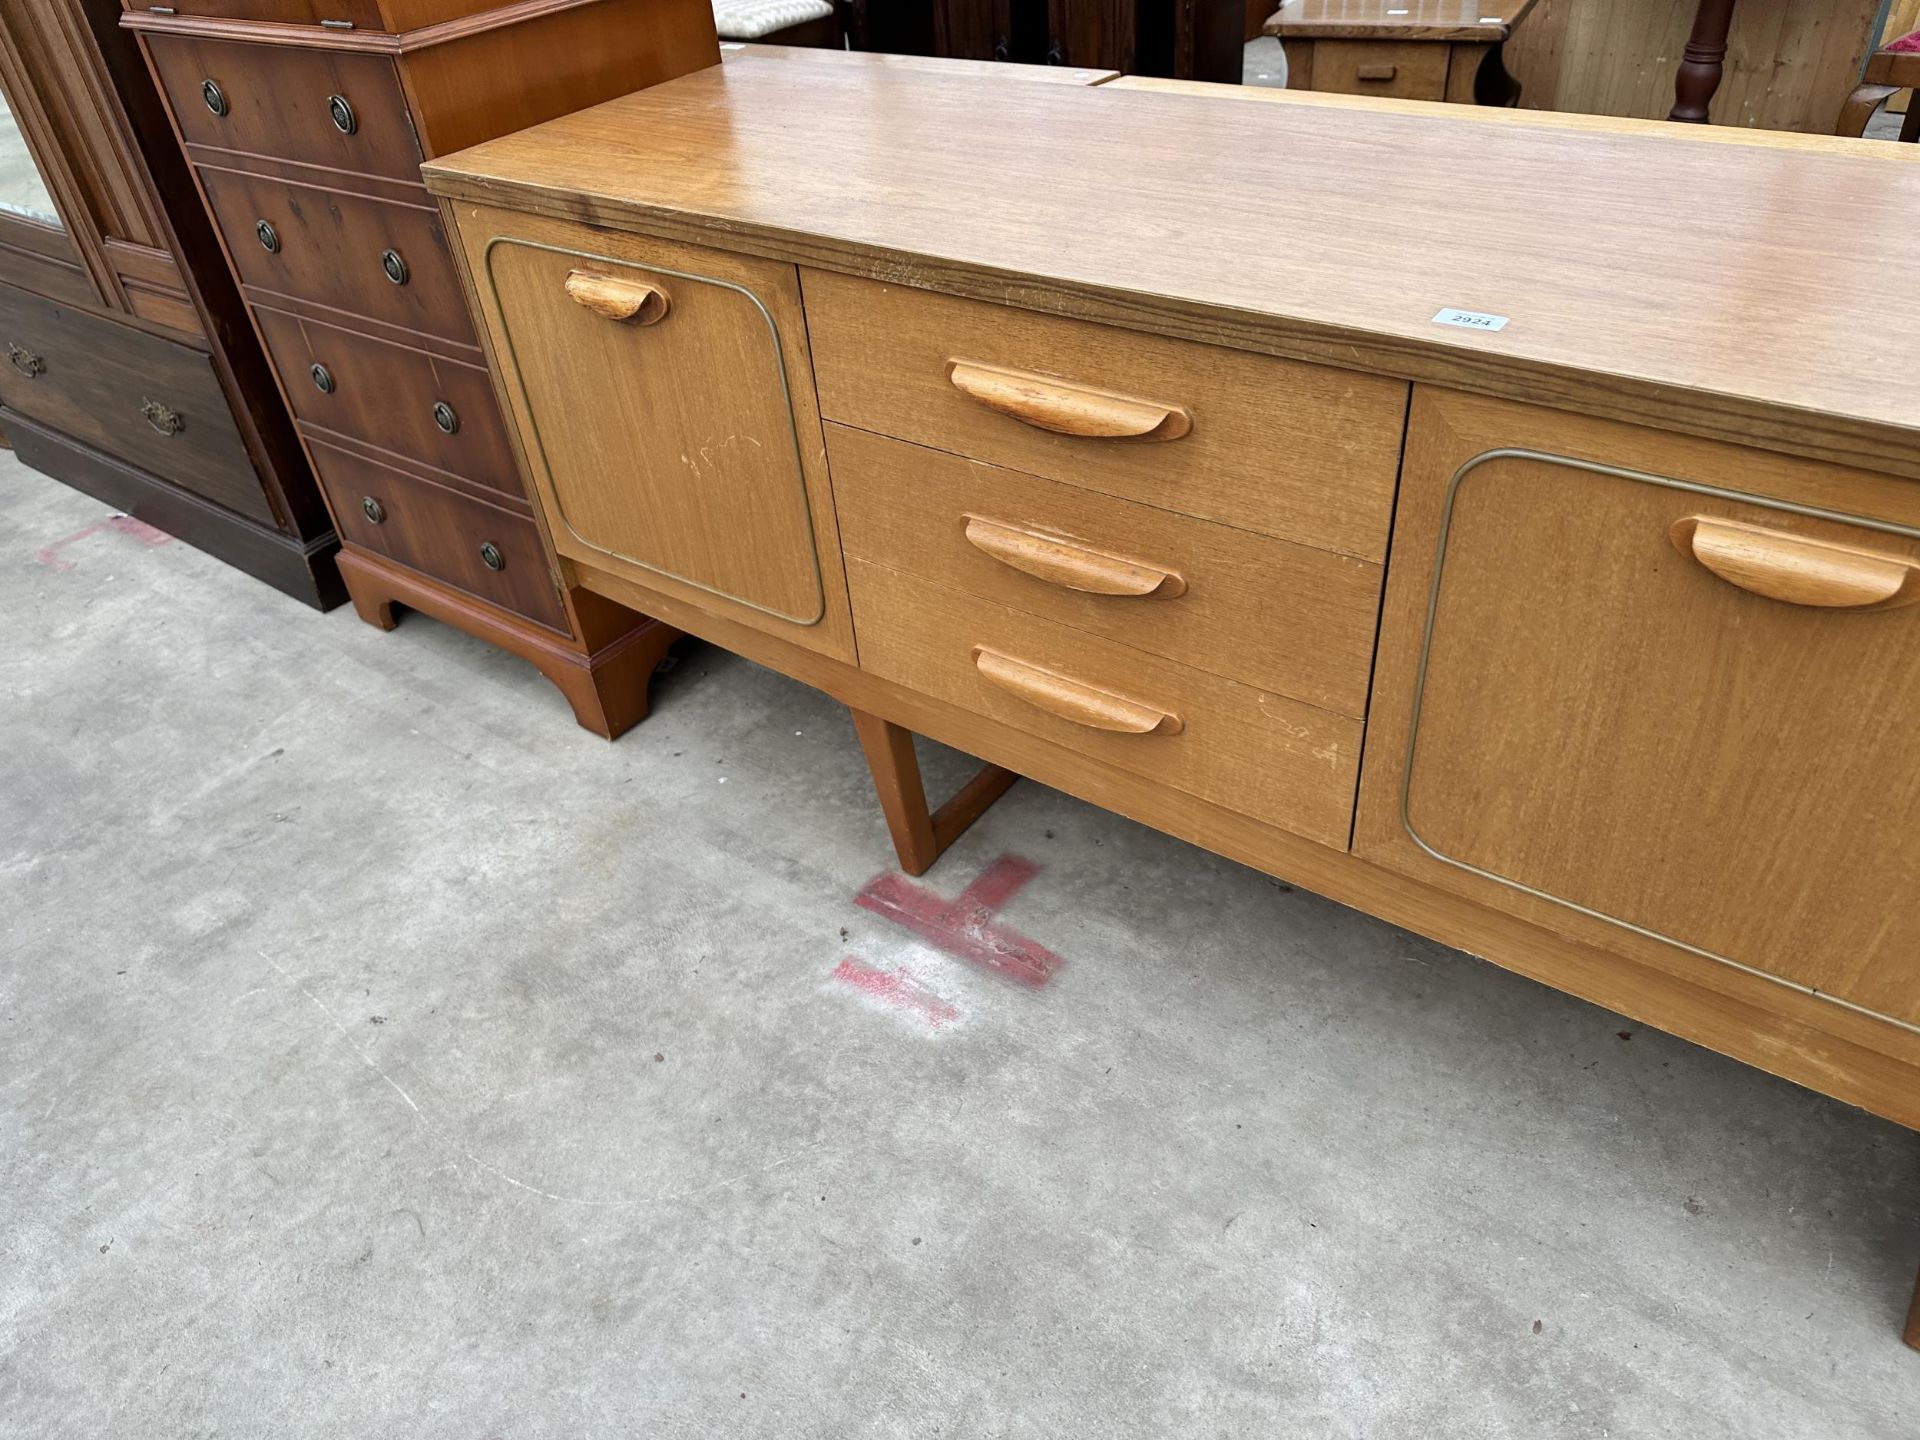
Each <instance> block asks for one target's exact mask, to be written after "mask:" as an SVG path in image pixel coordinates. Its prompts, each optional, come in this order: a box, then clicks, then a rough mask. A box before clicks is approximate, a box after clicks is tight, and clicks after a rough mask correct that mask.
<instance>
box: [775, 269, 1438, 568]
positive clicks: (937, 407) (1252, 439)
mask: <svg viewBox="0 0 1920 1440" xmlns="http://www.w3.org/2000/svg"><path fill="white" fill-rule="evenodd" d="M804 282H805V287H806V295H807V323H808V333H809V335H810V337H811V342H812V346H813V354H814V367H815V376H816V379H817V383H818V384H819V387H820V408H821V413H822V414H823V415H824V416H825V417H826V418H827V419H829V420H838V421H842V422H844V423H845V424H848V425H853V426H857V427H858V428H860V429H862V430H870V431H873V432H875V433H876V434H881V435H893V436H896V437H898V438H900V439H903V440H912V441H914V442H916V443H918V444H921V445H930V446H933V447H934V448H936V449H940V450H948V451H951V452H953V453H954V454H956V455H967V456H971V457H973V458H974V459H978V460H986V461H989V462H991V463H992V464H995V465H1005V466H1008V467H1010V468H1012V469H1015V470H1024V471H1027V472H1028V473H1029V474H1034V475H1045V476H1048V477H1050V478H1051V479H1055V480H1064V481H1067V482H1068V483H1070V484H1074V485H1080V486H1084V487H1085V488H1087V489H1090V490H1099V491H1102V492H1104V493H1106V494H1109V495H1117V496H1119V497H1121V498H1123V499H1127V500H1135V501H1139V502H1141V503H1143V504H1147V505H1153V506H1156V507H1158V508H1160V509H1162V510H1172V511H1175V512H1177V513H1180V514H1184V515H1195V516H1198V517H1200V518H1201V519H1204V520H1217V521H1220V522H1222V523H1224V524H1228V525H1235V526H1238V527H1240V528H1242V529H1247V530H1256V531H1259V532H1260V533H1261V534H1264V535H1278V536H1281V537H1283V538H1285V539H1289V540H1297V541H1300V542H1301V543H1303V544H1307V545H1313V546H1317V547H1319V548H1322V549H1327V550H1338V551H1340V552H1342V553H1343V554H1348V555H1357V556H1359V557H1360V558H1362V559H1366V560H1380V559H1383V558H1384V557H1385V553H1386V543H1387V524H1388V515H1389V511H1390V509H1391V508H1392V503H1393V485H1394V478H1395V474H1396V471H1397V470H1398V468H1399V462H1400V436H1401V430H1402V428H1403V425H1404V422H1405V417H1406V399H1407V386H1406V385H1405V384H1404V383H1402V382H1401V381H1398V380H1384V379H1381V378H1379V377H1378V376H1370V375H1357V374H1349V373H1347V372H1345V371H1341V370H1332V369H1328V368H1326V367H1324V366H1317V365H1305V364H1301V363H1298V362H1296V361H1290V360H1278V359H1274V358H1273V357H1271V356H1265V355H1251V354H1247V353H1245V352H1242V351H1236V350H1225V349H1221V348H1219V347H1218V346H1213V345H1198V344H1194V343H1192V342H1190V341H1183V340H1169V339H1165V338H1163V337H1160V336H1153V335H1143V334H1137V333H1135V332H1133V331H1128V330H1118V329H1114V328H1112V327H1109V326H1104V325H1091V324H1087V323H1086V322H1084V321H1078V320H1064V319H1061V318H1059V317H1057V316H1051V315H1038V314H1034V313H1032V312H1030V311H1024V310H1013V309H1009V308H1007V307H1004V306H1000V305H988V304H984V303H982V302H979V301H973V300H959V299H955V298H953V297H951V296H946V295H934V294H930V293H928V292H926V291H921V290H910V289H906V288H904V287H901V286H894V285H882V284H880V283H878V282H877V281H871V280H858V279H853V278H849V277H847V276H843V275H831V274H827V273H826V272H823V271H811V270H810V271H807V272H806V274H805V276H804ZM957 365H958V366H959V367H961V368H956V366H957ZM956 381H957V382H958V383H956ZM997 405H998V406H1006V407H1010V408H1016V409H1022V410H1023V412H1024V413H1026V414H1027V415H1028V416H1029V417H1030V418H1029V419H1019V418H1014V416H1013V415H1011V414H1008V413H1003V411H1002V410H1001V409H998V408H995V407H996V406H997ZM1162 415H1164V416H1165V417H1166V418H1165V419H1164V420H1156V416H1162ZM1047 425H1051V426H1056V427H1062V428H1072V429H1078V430H1080V431H1082V432H1094V433H1074V434H1065V433H1059V430H1058V429H1049V428H1043V427H1044V426H1047ZM1143 429H1144V430H1145V431H1146V434H1145V435H1144V437H1141V438H1120V437H1121V436H1122V435H1123V434H1126V433H1133V432H1139V431H1141V430H1143ZM1169 437H1170V438H1169Z"/></svg>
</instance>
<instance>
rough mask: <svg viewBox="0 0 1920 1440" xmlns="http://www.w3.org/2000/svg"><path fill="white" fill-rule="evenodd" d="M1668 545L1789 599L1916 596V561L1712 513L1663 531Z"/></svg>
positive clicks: (1865, 601)
mask: <svg viewBox="0 0 1920 1440" xmlns="http://www.w3.org/2000/svg"><path fill="white" fill-rule="evenodd" d="M1667 535H1668V538H1669V539H1671V540H1672V541H1673V545H1674V548H1675V549H1677V550H1678V551H1679V552H1680V553H1681V554H1682V555H1688V556H1691V557H1692V558H1693V559H1695V560H1698V561H1699V562H1700V563H1701V564H1702V565H1704V566H1706V567H1707V569H1709V570H1711V571H1712V572H1713V573H1714V574H1715V575H1718V576H1719V577H1720V578H1721V579H1722V580H1724V581H1726V582H1727V583H1728V584H1729V585H1737V586H1739V587H1740V588H1741V589H1742V590H1746V591H1750V592H1751V593H1753V594H1755V595H1764V596H1765V597H1766V598H1767V599H1769V600H1779V601H1782V602H1784V603H1786V604H1788V605H1813V606H1819V607H1822V608H1826V609H1849V610H1862V609H1868V608H1872V609H1879V610H1891V609H1892V608H1893V607H1895V606H1896V605H1908V604H1911V603H1912V602H1913V601H1915V600H1920V562H1916V561H1914V560H1910V559H1908V558H1907V557H1906V556H1904V555H1888V554H1885V553H1882V552H1880V551H1875V550H1857V549H1855V548H1854V547H1853V546H1851V545H1836V544H1834V543H1833V542H1832V541H1830V540H1813V539H1809V538H1808V537H1806V536H1804V535H1789V534H1786V533H1784V532H1782V531H1779V530H1767V529H1763V528H1762V527H1761V526H1758V525H1747V524H1743V523H1741V522H1740V521H1738V520H1722V519H1720V518H1719V517H1717V516H1713V515H1689V516H1687V517H1686V518H1685V519H1683V520H1676V521H1674V522H1673V527H1672V528H1671V529H1670V530H1668V532H1667Z"/></svg>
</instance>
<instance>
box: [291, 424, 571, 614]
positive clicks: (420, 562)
mask: <svg viewBox="0 0 1920 1440" xmlns="http://www.w3.org/2000/svg"><path fill="white" fill-rule="evenodd" d="M310 445H311V449H312V451H313V458H314V464H315V467H316V468H317V469H318V470H319V472H320V483H321V485H322V486H324V487H325V489H326V492H327V499H328V500H329V501H330V502H331V503H332V505H333V514H334V521H335V523H336V524H337V525H338V527H339V530H340V538H341V539H342V540H344V541H345V542H346V543H348V544H349V545H358V546H359V547H360V548H361V549H363V550H371V551H373V552H374V553H375V554H378V555H384V556H386V557H387V558H388V559H389V560H395V561H398V562H399V563H400V564H402V565H406V566H408V567H410V568H412V569H414V570H418V571H419V572H420V573H421V574H423V575H426V576H428V577H429V578H431V579H434V580H438V581H439V582H440V583H441V584H443V585H451V586H453V587H454V588H455V589H457V590H464V591H465V592H466V593H467V594H469V595H472V596H475V597H476V598H478V599H481V600H484V601H486V602H487V603H488V604H490V605H498V606H499V607H500V608H501V609H503V610H511V611H513V612H514V613H515V614H517V615H524V616H526V617H527V618H528V619H529V620H537V621H539V622H540V623H541V624H542V625H546V626H549V627H550V628H552V629H554V630H558V631H561V632H563V633H564V632H565V631H566V630H567V612H566V607H565V606H564V605H562V604H561V602H560V592H559V590H558V588H557V587H556V586H555V584H554V579H553V572H552V571H551V570H550V569H549V568H548V565H547V553H546V546H545V544H543V543H542V541H541V538H540V531H539V528H538V527H537V526H536V525H535V524H534V523H533V521H532V520H531V519H529V518H528V517H527V516H525V515H519V514H515V513H514V512H512V511H510V510H502V509H500V508H498V507H496V506H493V505H488V504H486V503H484V502H483V501H479V500H474V499H471V498H469V497H467V496H465V495H456V494H454V493H453V492H452V491H451V490H447V489H443V488H442V487H441V486H438V485H434V484H431V483H429V482H427V481H425V480H417V479H415V478H414V477H413V476H411V475H403V474H402V473H401V472H400V471H398V470H390V469H388V468H387V467H386V466H384V465H376V464H374V463H373V462H372V461H371V460H363V459H361V458H360V457H359V456H357V455H350V454H348V453H347V452H346V451H344V450H336V449H334V448H333V447H332V446H329V445H319V444H311V442H310Z"/></svg>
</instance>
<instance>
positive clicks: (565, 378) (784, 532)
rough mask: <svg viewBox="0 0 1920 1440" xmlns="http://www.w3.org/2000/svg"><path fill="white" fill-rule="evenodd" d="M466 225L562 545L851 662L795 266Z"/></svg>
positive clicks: (484, 304) (562, 228)
mask: <svg viewBox="0 0 1920 1440" xmlns="http://www.w3.org/2000/svg"><path fill="white" fill-rule="evenodd" d="M457 220H458V223H459V233H460V236H461V241H462V244H463V245H464V246H465V247H466V252H467V259H468V263H469V265H470V267H471V269H472V272H473V276H474V283H475V288H476V290H477V292H478V295H479V299H480V309H481V312H482V316H483V318H484V319H485V321H486V323H487V326H488V328H489V331H490V332H491V333H490V338H491V340H492V342H493V347H494V351H495V354H496V356H497V358H498V359H499V361H500V364H501V369H502V372H503V375H504V377H505V385H506V389H507V392H508V399H509V400H510V402H511V403H512V406H513V409H514V413H515V421H516V423H517V425H518V427H519V429H520V438H521V442H522V447H523V450H524V451H525V453H526V456H527V461H528V464H529V466H530V468H531V470H532V472H533V481H534V489H535V492H536V494H537V495H538V496H539V499H540V502H541V505H542V507H543V509H544V510H545V513H546V518H547V524H548V529H549V531H550V533H551V534H552V536H553V541H554V546H555V549H556V550H557V551H558V552H559V553H560V554H561V555H563V556H572V557H574V558H576V559H579V560H583V561H587V562H589V563H591V564H592V565H593V566H594V567H595V568H597V569H602V570H612V571H613V572H614V573H616V574H618V575H620V576H622V577H624V578H626V579H628V580H630V581H632V582H633V583H635V584H638V585H642V586H644V587H646V588H648V589H650V590H653V591H656V592H658V593H662V594H666V595H669V596H672V597H674V598H678V599H682V600H687V601H690V602H691V603H694V604H697V605H700V606H701V607H703V608H705V609H707V610H710V611H716V612H718V613H721V614H724V615H726V616H727V617H728V618H731V619H735V620H738V621H741V622H742V623H746V624H751V625H754V626H756V627H757V628H760V629H762V630H766V631H768V632H770V633H774V634H778V635H780V636H782V637H783V638H785V639H788V640H792V641H794V642H795V643H798V644H802V645H807V646H809V647H811V648H813V649H816V650H819V651H822V652H824V653H827V654H831V655H834V656H836V657H838V658H842V659H851V658H852V656H853V648H852V629H851V620H850V618H849V616H848V611H847V602H846V583H845V579H844V577H843V575H842V573H841V569H840V559H839V555H840V547H839V539H838V536H837V534H836V533H835V532H834V530H833V506H832V501H831V492H830V490H829V488H828V484H827V478H826V470H825V446H824V439H823V436H822V432H821V428H820V419H819V413H818V410H817V407H816V404H815V401H814V395H813V381H812V366H811V363H810V361H809V359H808V356H807V350H806V327H805V323H804V320H803V318H802V314H801V308H800V287H799V278H798V275H797V273H796V272H795V270H794V267H793V266H791V265H783V264H778V263H776V262H773V261H768V260H759V259H754V258H751V257H745V256H736V255H727V254H722V253H720V252H717V251H708V250H703V249H699V248H696V247H692V246H682V245H675V244H671V243H667V242H660V241H654V240H647V239H643V238H640V237H635V236H623V235H613V234H608V233H605V232H598V231H589V230H585V229H582V228H580V227H577V226H572V225H568V224H564V223H561V222H552V221H543V220H540V219H537V218H534V217H525V216H508V215H504V214H501V215H496V214H494V213H493V212H473V211H470V210H467V209H464V208H463V209H462V210H461V211H460V212H459V213H458V215H457Z"/></svg>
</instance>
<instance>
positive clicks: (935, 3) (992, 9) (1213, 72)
mask: <svg viewBox="0 0 1920 1440" xmlns="http://www.w3.org/2000/svg"><path fill="white" fill-rule="evenodd" d="M929 3H930V8H931V11H932V15H931V24H930V25H929V26H928V27H926V28H927V30H928V31H929V32H930V40H931V47H932V50H933V53H935V54H937V55H947V56H953V57H956V58H959V59H964V60H1011V61H1014V62H1016V63H1019V64H1034V65H1038V64H1044V65H1071V66H1076V67H1079V68H1083V69H1084V68H1092V69H1101V70H1118V71H1121V72H1123V73H1125V74H1129V75H1168V76H1174V77H1177V78H1179V79H1182V80H1215V81H1221V82H1225V83H1228V84H1236V85H1237V84H1238V83H1239V82H1240V71H1241V64H1242V56H1241V46H1242V43H1243V42H1244V40H1245V38H1246V6H1245V4H1244V0H929ZM890 8H891V7H890ZM907 8H911V7H907ZM859 36H860V32H859V30H858V29H857V28H856V31H855V43H856V44H857V43H859Z"/></svg>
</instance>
